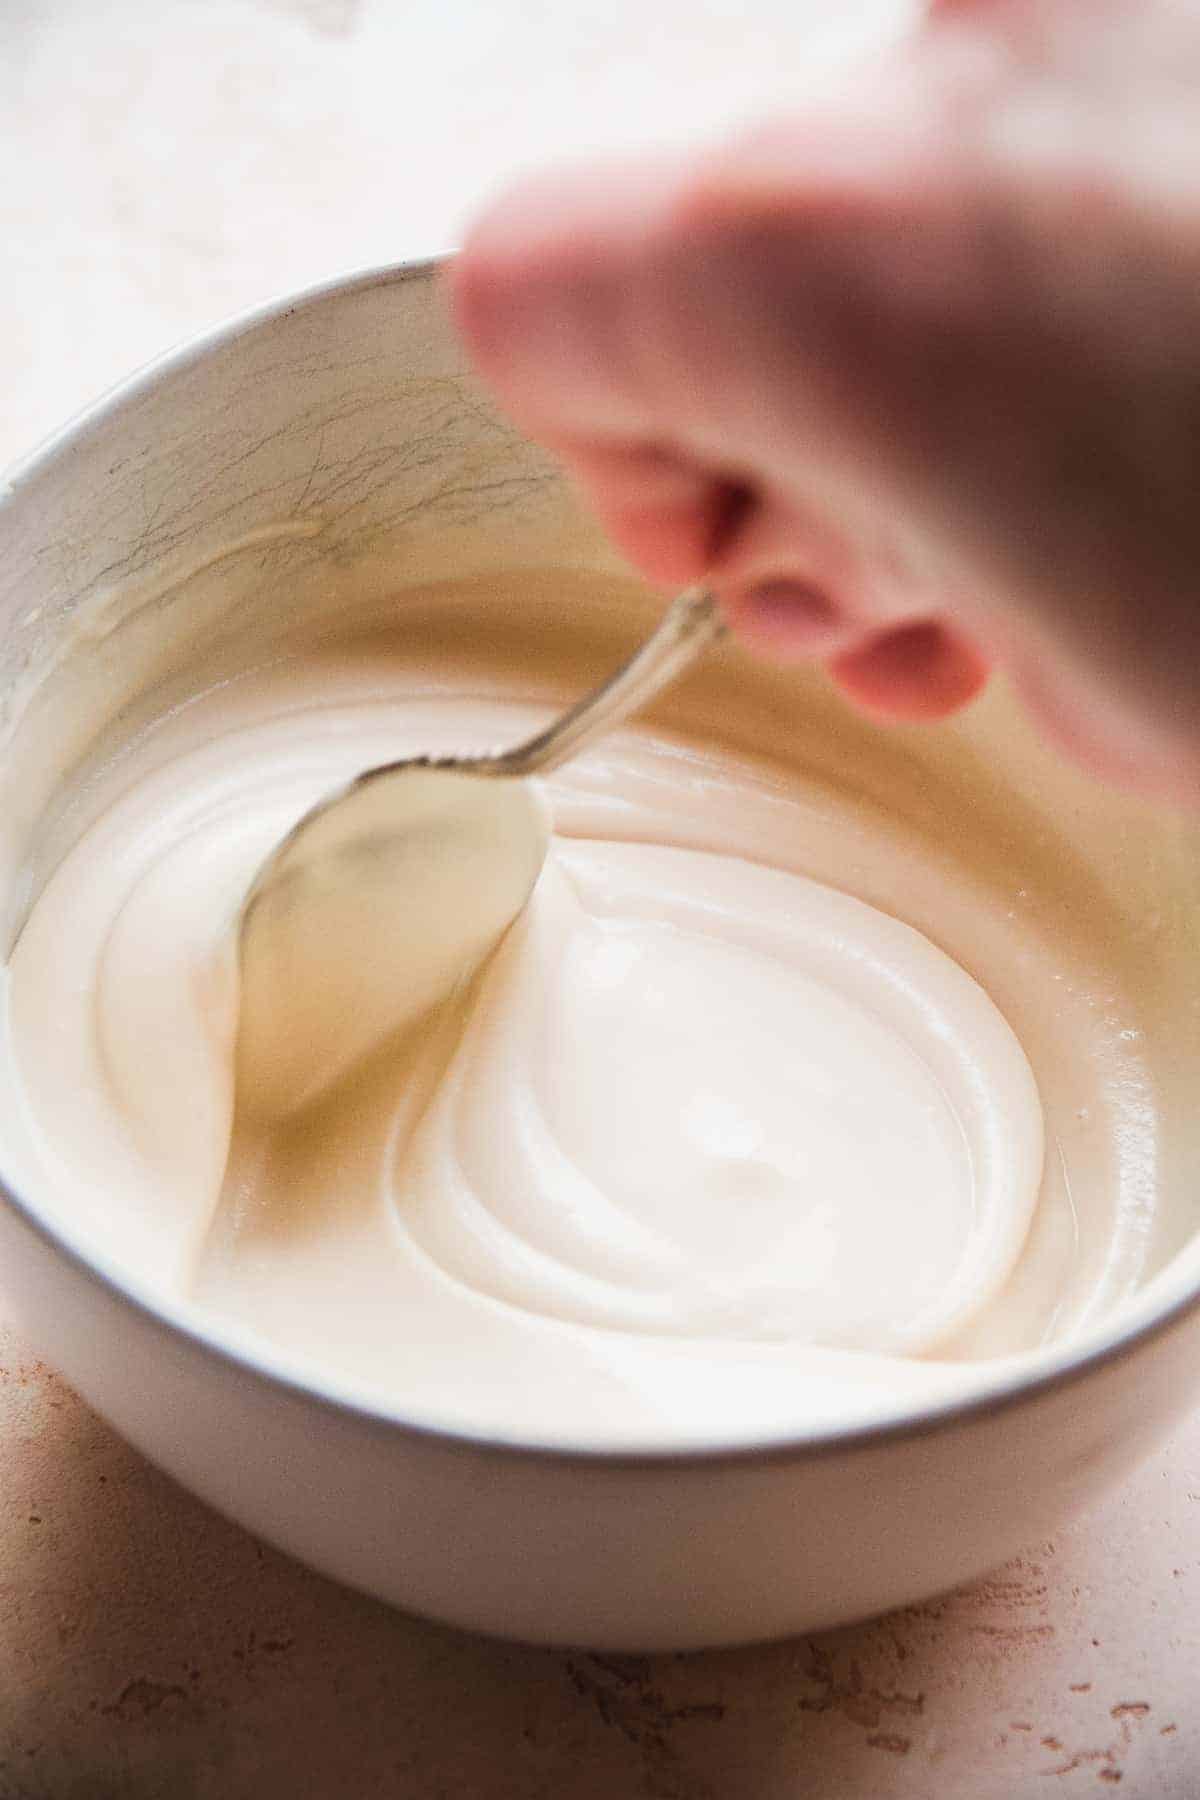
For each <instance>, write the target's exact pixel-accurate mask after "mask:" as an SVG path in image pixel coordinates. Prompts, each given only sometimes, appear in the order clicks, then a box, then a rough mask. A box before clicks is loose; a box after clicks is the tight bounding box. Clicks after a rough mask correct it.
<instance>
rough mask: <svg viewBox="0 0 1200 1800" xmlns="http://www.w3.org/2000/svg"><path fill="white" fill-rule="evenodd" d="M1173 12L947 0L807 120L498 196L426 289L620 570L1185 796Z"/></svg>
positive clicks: (1185, 279) (1180, 182) (1184, 253)
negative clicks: (442, 276)
mask: <svg viewBox="0 0 1200 1800" xmlns="http://www.w3.org/2000/svg"><path fill="white" fill-rule="evenodd" d="M1198 117H1200V6H1198V5H1197V4H1196V0H1041V3H1040V4H1038V3H1036V0H951V3H946V0H943V4H941V5H938V6H937V7H935V9H934V12H933V15H932V16H931V18H930V20H929V21H928V23H927V25H926V27H925V29H924V31H923V33H922V34H921V35H920V36H919V37H918V38H916V39H914V40H913V41H912V42H910V43H908V44H906V45H904V46H902V47H901V48H899V49H898V50H894V51H892V52H889V53H888V55H887V56H885V57H881V58H879V59H878V60H877V61H876V62H874V63H873V64H872V65H871V66H870V67H869V68H867V69H865V70H863V71H861V72H860V73H859V74H858V75H856V77H855V79H854V82H853V84H852V85H851V86H848V88H847V91H846V93H845V95H844V96H843V98H842V99H841V101H840V103H838V104H836V105H834V104H832V103H827V104H824V105H822V106H821V107H809V108H808V109H807V110H805V111H804V112H803V113H802V114H798V115H797V116H796V117H794V118H791V119H788V120H785V121H783V122H781V123H780V124H779V125H777V126H774V127H772V128H771V129H769V130H765V131H762V132H759V133H757V134H755V135H752V136H749V137H746V138H744V139H742V140H740V141H738V142H735V143H732V144H729V145H727V146H725V147H723V148H721V149H719V150H716V151H714V152H712V153H710V154H707V155H704V156H701V157H699V158H692V159H690V160H684V159H676V160H670V159H665V160H664V159H646V160H643V161H633V162H630V163H627V164H625V165H623V166H613V167H607V168H600V169H597V170H591V171H582V172H577V173H573V174H572V173H568V174H565V175H563V176H561V177H556V178H554V179H552V180H548V181H546V180H543V181H537V182H533V183H531V184H528V185H526V186H524V187H522V188H520V189H518V190H517V191H516V192H515V193H513V194H512V195H510V196H509V197H508V198H506V199H502V200H501V201H500V202H499V203H498V204H497V205H496V206H494V207H493V208H492V210H491V211H490V212H488V213H487V214H486V215H485V216H484V217H483V219H482V220H481V221H480V223H479V224H478V225H477V227H476V228H475V230H474V231H473V232H472V233H471V235H470V236H469V238H468V241H467V244H466V246H465V249H464V251H463V254H462V256H461V257H460V258H459V259H458V260H457V262H456V264H455V265H454V267H453V269H452V272H451V297H452V304H453V306H454V310H455V314H456V317H457V320H458V322H459V325H460V327H461V330H462V333H463V336H464V338H465V340H466V343H467V345H468V347H469V348H470V350H471V352H472V354H473V356H474V357H475V359H476V362H477V363H478V366H479V368H480V370H481V371H482V373H483V374H484V376H485V377H486V379H487V380H488V381H489V382H490V384H491V385H492V387H493V388H494V390H495V391H496V393H497V394H498V396H499V398H500V400H501V402H502V404H503V405H504V406H505V407H506V408H507V410H508V411H509V412H510V413H511V414H512V415H513V416H514V417H515V419H516V420H517V421H518V423H520V424H521V425H522V426H523V427H524V428H525V429H527V430H528V431H529V432H530V433H531V434H532V435H534V436H536V437H538V438H539V439H541V440H542V441H544V442H545V443H546V444H548V445H550V446H551V447H552V448H553V449H555V450H556V451H557V452H558V453H559V454H560V455H561V456H562V457H563V458H564V460H565V461H566V463H567V464H568V465H569V467H570V468H571V469H572V470H573V471H574V473H575V474H576V475H577V476H578V477H579V478H580V480H581V481H582V483H583V485H584V487H585V489H586V490H587V492H588V494H589V495H590V497H591V500H592V502H593V504H594V505H595V507H596V508H597V510H598V512H599V514H600V516H601V518H602V519H603V521H604V523H605V525H606V526H607V528H608V530H609V531H610V533H611V534H612V536H613V538H614V539H615V540H616V542H617V543H618V544H619V545H620V546H621V547H622V549H623V550H624V551H625V552H626V553H627V554H628V556H629V557H630V558H631V560H632V561H633V562H634V564H635V565H637V567H638V568H640V569H641V570H642V571H643V572H644V573H645V574H646V575H647V576H648V577H649V578H650V579H651V580H652V581H655V582H657V583H660V584H662V585H663V586H669V587H674V586H682V585H685V584H688V583H690V582H693V581H696V580H699V579H700V578H702V577H706V578H708V579H711V580H712V581H713V582H714V584H715V585H716V586H717V587H718V588H719V589H720V591H721V594H722V597H723V600H724V603H725V606H726V608H727V611H728V614H729V616H730V619H731V621H732V623H733V624H734V626H735V628H737V629H738V630H740V631H741V633H742V634H743V635H744V637H745V638H746V639H747V640H748V641H749V642H751V643H752V644H754V645H757V646H759V647H761V648H762V649H763V650H765V651H767V652H769V653H771V654H775V655H778V656H783V657H814V658H818V659H820V660H821V661H822V662H824V663H826V664H827V665H828V667H829V670H830V672H831V674H832V676H833V678H834V679H835V680H836V681H837V682H838V683H839V684H840V685H841V687H842V688H843V689H844V690H845V691H846V692H847V693H848V694H849V695H850V696H851V697H852V698H853V699H854V700H855V701H856V702H857V703H859V704H860V705H862V706H864V707H866V708H868V709H869V710H871V711H873V712H875V713H876V714H878V715H881V716H885V717H892V718H908V719H933V718H938V717H941V716H943V715H945V714H948V713H950V712H953V711H954V710H955V709H956V708H958V707H959V706H961V705H963V704H964V703H965V702H966V701H968V700H969V699H970V698H972V696H973V695H974V694H975V693H976V692H977V691H978V689H979V688H980V686H981V685H982V684H983V682H984V680H985V679H986V676H987V671H988V668H989V666H990V665H992V664H1000V665H1003V666H1004V667H1005V668H1006V670H1007V671H1008V673H1009V675H1010V676H1011V679H1012V681H1013V682H1014V684H1015V686H1016V688H1017V690H1018V692H1019V693H1020V694H1021V695H1022V697H1023V698H1024V700H1025V702H1026V704H1027V705H1028V706H1029V708H1030V709H1031V711H1032V712H1033V714H1034V716H1035V717H1036V718H1037V720H1038V721H1039V723H1040V724H1041V726H1042V727H1043V729H1044V730H1045V731H1046V732H1047V734H1048V735H1050V736H1051V737H1052V738H1054V739H1055V740H1056V741H1057V742H1058V743H1059V744H1060V746H1061V747H1063V748H1064V749H1065V750H1066V751H1067V752H1068V753H1070V754H1071V755H1073V756H1074V757H1076V758H1077V759H1078V760H1079V761H1081V762H1083V763H1084V764H1086V765H1087V766H1088V767H1090V768H1091V769H1092V770H1093V771H1094V772H1095V773H1097V774H1099V775H1101V776H1102V777H1104V778H1106V779H1109V780H1112V781H1115V782H1118V783H1120V784H1122V785H1125V786H1129V787H1132V788H1135V789H1138V790H1140V791H1143V792H1146V793H1149V794H1152V795H1155V796H1160V797H1166V798H1170V799H1174V800H1176V801H1183V802H1185V803H1190V804H1193V805H1194V804H1200V682H1197V680H1196V674H1195V671H1196V665H1197V662H1198V660H1200V609H1198V607H1197V603H1196V587H1197V583H1198V579H1200V495H1198V494H1197V491H1196V490H1197V486H1198V478H1200V156H1198V155H1197V137H1198V133H1197V127H1196V119H1197V118H1198Z"/></svg>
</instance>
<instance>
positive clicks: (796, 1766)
mask: <svg viewBox="0 0 1200 1800" xmlns="http://www.w3.org/2000/svg"><path fill="white" fill-rule="evenodd" d="M903 10H904V9H903V7H902V5H901V4H900V0H875V3H874V4H871V5H868V4H866V3H865V0H864V3H862V4H859V5H856V6H846V5H835V4H834V0H827V4H825V5H821V4H818V3H817V0H759V3H758V4H753V3H752V0H686V3H685V0H655V3H654V5H653V6H648V5H646V4H645V3H644V0H642V3H641V4H635V3H634V0H603V3H601V0H590V3H586V4H585V3H584V0H574V3H573V4H567V5H559V6H551V5H546V4H542V3H541V0H404V4H398V3H397V0H262V3H261V4H258V5H253V4H250V0H240V3H239V0H205V3H204V4H200V3H199V0H194V3H189V0H157V3H152V0H4V3H3V4H2V5H0V152H2V154H3V160H4V167H5V171H6V173H5V179H4V181H3V182H0V231H2V233H3V247H4V261H5V280H4V283H3V284H0V376H2V389H0V391H2V392H3V394H4V404H3V407H2V408H0V462H2V461H5V460H7V459H8V458H9V457H10V456H15V455H17V454H18V453H20V452H21V451H22V450H23V449H25V448H27V447H28V445H29V443H31V442H32V441H33V440H34V439H35V438H36V437H38V436H39V435H41V434H42V433H43V432H45V431H47V430H49V429H51V428H52V427H53V426H55V425H56V424H58V423H59V422H60V421H61V420H62V418H63V417H65V416H66V415H67V414H69V413H70V412H71V411H73V410H74V409H75V408H76V407H78V406H79V405H80V404H82V403H84V402H85V401H87V400H88V399H90V398H91V397H92V396H93V395H94V394H95V393H96V392H97V391H99V390H100V389H102V388H103V387H105V386H106V385H107V384H108V383H109V382H111V381H113V380H116V379H118V378H119V377H120V376H121V375H123V374H124V373H125V372H126V371H127V370H128V368H129V367H131V366H132V365H134V364H136V363H139V362H142V361H144V360H145V359H146V358H147V357H148V356H150V355H152V354H154V353H155V352H156V351H158V350H160V349H161V348H163V347H164V346H165V345H167V344H169V343H171V342H173V341H175V340H176V339H178V338H180V337H182V336H184V335H186V334H187V333H188V332H190V331H192V330H194V329H197V328H199V327H202V326H204V325H206V324H209V323H211V322H213V321H215V320H216V319H218V318H220V317H221V316H222V315H224V314H226V313H228V312H229V311H231V310H233V309H235V308H236V307H239V306H242V305H245V304H249V303H251V302H253V301H255V300H258V299H261V298H263V297H265V296H266V295H268V294H270V293H271V292H274V291H278V290H280V289H283V288H287V287H290V286H295V285H297V284H299V283H301V282H304V281H306V280H309V279H313V278H318V277H320V276H322V275H325V274H328V273H330V272H333V271H335V270H338V269H342V268H345V267H347V266H351V265H355V264H362V263H367V262H371V261H377V260H387V259H390V258H393V257H395V256H399V255H403V254H406V253H409V252H414V251H424V250H427V249H431V248H436V247H438V246H440V245H443V244H446V243H448V242H450V241H452V239H453V237H454V234H455V229H456V222H457V219H458V217H459V215H460V214H461V212H462V210H463V209H464V208H465V207H466V206H468V205H469V204H470V203H471V201H472V199H473V197H474V196H475V195H476V194H478V193H479V192H480V191H481V190H482V189H483V188H485V187H486V186H487V185H489V184H490V182H491V181H492V180H493V179H494V178H495V177H496V176H497V175H499V174H501V173H503V172H505V171H507V170H509V169H511V168H513V167H516V166H519V165H521V164H523V163H528V162H530V161H532V160H534V159H536V157H537V156H539V155H540V154H542V153H545V152H550V151H552V150H554V149H556V148H557V149H558V150H560V151H561V150H563V149H567V150H578V149H580V148H591V147H595V146H598V145H603V144H619V143H622V142H627V141H629V140H631V139H635V138H670V137H676V136H695V135H696V134H698V133H700V132H703V131H705V130H708V129H711V128H712V127H714V126H717V125H721V124H724V123H727V122H730V121H733V120H735V119H737V118H739V117H744V116H746V115H748V114H749V113H751V112H752V111H754V110H757V109H758V108H759V107H760V106H766V107H769V106H772V105H775V106H777V105H779V104H780V103H781V102H782V101H783V99H784V98H785V96H786V95H787V93H788V92H789V91H790V90H791V89H792V88H793V87H794V86H795V85H796V84H797V83H798V82H799V81H800V80H801V79H803V78H805V77H806V76H807V74H808V73H809V72H810V71H811V70H813V69H814V68H816V67H817V66H818V65H823V64H825V63H826V62H827V61H828V60H829V58H830V57H831V56H832V54H834V52H835V51H836V50H837V49H838V48H839V45H841V44H844V43H846V42H848V41H850V40H851V39H853V38H855V37H856V36H858V37H861V36H866V35H869V34H870V33H871V32H872V31H874V30H877V29H879V28H880V27H881V25H882V24H884V23H885V22H886V21H887V20H889V19H894V18H895V17H897V16H899V14H900V13H901V12H902V11H903ZM2 1289H3V1271H2V1270H0V1313H2V1311H3V1296H2ZM1014 1479H1015V1480H1019V1479H1020V1472H1019V1471H1014ZM1198 1551H1200V1423H1198V1424H1196V1425H1193V1427H1192V1428H1191V1429H1190V1430H1189V1431H1188V1432H1187V1433H1185V1434H1184V1435H1182V1436H1181V1437H1180V1438H1179V1439H1178V1440H1177V1441H1176V1443H1175V1444H1173V1445H1172V1446H1170V1447H1169V1448H1168V1449H1167V1451H1165V1452H1164V1453H1163V1454H1162V1456H1161V1457H1160V1458H1159V1459H1158V1460H1157V1461H1156V1462H1155V1463H1154V1464H1153V1465H1152V1466H1150V1467H1148V1468H1147V1469H1145V1470H1144V1471H1143V1472H1142V1474H1141V1475H1140V1476H1138V1477H1137V1478H1136V1479H1135V1480H1134V1481H1133V1482H1131V1483H1130V1484H1128V1485H1127V1486H1126V1488H1125V1489H1124V1490H1123V1491H1122V1492H1121V1493H1120V1494H1119V1495H1118V1496H1116V1497H1115V1498H1114V1499H1113V1500H1112V1501H1110V1502H1109V1504H1108V1505H1107V1506H1106V1507H1105V1508H1104V1509H1103V1510H1102V1511H1101V1512H1099V1513H1098V1514H1096V1515H1095V1516H1094V1517H1093V1518H1092V1519H1090V1520H1089V1521H1087V1522H1085V1523H1083V1524H1081V1525H1078V1526H1074V1527H1071V1528H1069V1529H1068V1530H1066V1531H1064V1532H1063V1533H1062V1534H1061V1535H1060V1536H1059V1537H1058V1538H1057V1539H1056V1540H1055V1541H1054V1542H1053V1543H1050V1544H1042V1545H1037V1546H1034V1547H1032V1548H1031V1550H1030V1552H1029V1553H1028V1554H1027V1555H1026V1556H1025V1557H1023V1558H1022V1559H1020V1560H1019V1561H1018V1562H1016V1563H1014V1564H1012V1565H1011V1566H1010V1567H1008V1568H1006V1569H1003V1570H1001V1571H999V1572H998V1573H997V1574H996V1575H995V1576H994V1577H993V1578H991V1579H990V1580H988V1581H985V1582H982V1583H980V1584H978V1585H977V1586H975V1587H974V1588H972V1589H969V1590H966V1591H964V1592H961V1593H958V1594H955V1595H953V1596H951V1597H949V1598H947V1599H943V1600H938V1601H935V1602H932V1603H930V1604H928V1605H926V1606H922V1607H917V1608H912V1609H910V1610H908V1611H907V1612H904V1613H901V1614H898V1615H895V1616H894V1617H892V1618H889V1619H885V1620H882V1621H880V1622H877V1623H875V1624H872V1625H867V1626H863V1627H859V1628H856V1629H853V1630H848V1631H842V1632H837V1633H833V1634H830V1635H828V1636H825V1637H822V1638H820V1639H813V1640H811V1641H800V1642H796V1643H792V1644H785V1645H779V1646H771V1647H767V1648H763V1649H759V1650H752V1651H738V1652H731V1653H726V1654H719V1655H717V1654H714V1655H707V1656H698V1657H648V1658H643V1657H636V1658H635V1657H597V1656H588V1655H583V1654H579V1655H566V1654H561V1653H557V1652H548V1651H537V1650H529V1649H522V1648H517V1647H512V1646H506V1645H500V1644H492V1643H486V1642H482V1641H480V1640H475V1639H470V1638H466V1637H462V1636H459V1635H457V1634H455V1633H452V1632H448V1631H444V1630H441V1629H440V1628H438V1627H436V1626H431V1625H426V1624H423V1623H421V1622H420V1621H417V1620H413V1619H410V1618H406V1617H403V1616H401V1615H399V1614H396V1613H393V1612H389V1611H387V1610H386V1609H385V1608H383V1607H380V1606H377V1605H375V1604H373V1603H372V1602H370V1601H367V1600H364V1599H362V1598H360V1597H358V1596H355V1595H352V1594H348V1593H345V1592H343V1591H341V1590H339V1589H337V1588H335V1587H333V1586H332V1585H330V1584H329V1583H328V1582H326V1581H324V1580H322V1579H321V1578H319V1577H317V1576H315V1575H311V1574H309V1573H307V1572H306V1571H305V1570H303V1569H300V1568H298V1567H297V1566H296V1565H295V1564H293V1563H290V1562H288V1561H287V1560H286V1559H285V1558H283V1557H281V1556H278V1555H276V1554H275V1553H274V1552H272V1551H270V1550H267V1549H264V1548H263V1547H262V1546H261V1545H258V1544H256V1543H255V1542H254V1541H253V1540H252V1539H251V1538H248V1537H247V1536H246V1535H245V1533H244V1532H242V1531H240V1530H238V1529H236V1528H235V1527H233V1526H231V1525H228V1524H226V1523H225V1522H224V1521H223V1520H221V1519H219V1518H216V1517H215V1516H214V1515H212V1514H211V1513H209V1512H207V1511H206V1510H205V1509H204V1508H203V1507H202V1506H200V1505H199V1504H198V1503H197V1502H195V1501H193V1500H192V1499H190V1498H189V1497H188V1496H187V1495H185V1494H183V1493H181V1492H180V1491H179V1490H178V1489H176V1488H175V1487H174V1486H172V1484H171V1483H170V1482H168V1481H167V1480H165V1479H164V1478H163V1477H162V1476H160V1475H158V1474H157V1473H156V1472H155V1471H154V1470H152V1469H151V1468H149V1467H148V1466H147V1465H146V1464H145V1463H144V1462H143V1461H142V1460H141V1459H140V1458H139V1457H138V1456H136V1455H135V1454H134V1453H133V1452H132V1451H130V1450H129V1449H127V1448H126V1447H125V1446H124V1445H123V1444H122V1443H121V1442H120V1441H119V1440H118V1439H116V1438H115V1437H114V1436H113V1435H112V1434H111V1433H110V1432H109V1431H108V1430H107V1429H106V1428H105V1426H104V1425H103V1424H102V1423H101V1422H100V1421H98V1420H97V1419H96V1418H95V1417H94V1415H92V1414H91V1413H89V1412H88V1411H87V1409H86V1408H85V1407H84V1406H83V1405H82V1404H81V1403H80V1402H79V1401H78V1400H77V1399H76V1398H75V1397H74V1395H73V1394H72V1393H71V1392H70V1391H69V1389H67V1388H66V1387H65V1386H64V1384H63V1383H62V1382H60V1381H59V1380H58V1379H57V1378H56V1377H55V1376H54V1375H53V1374H52V1373H51V1372H50V1371H49V1370H47V1369H45V1368H44V1367H42V1366H41V1365H39V1364H38V1363H36V1362H34V1361H33V1360H32V1359H31V1357H30V1356H29V1355H28V1353H27V1352H26V1351H25V1350H24V1349H23V1348H22V1346H21V1345H20V1344H19V1343H18V1342H16V1341H15V1340H14V1339H13V1337H12V1335H11V1333H5V1332H4V1331H3V1330H2V1329H0V1800H160V1797H161V1800H239V1797H240V1796H242V1795H247V1796H248V1795H254V1796H255V1800H291V1796H301V1795H303V1796H305V1800H341V1796H344V1795H345V1796H353V1797H354V1800H374V1797H375V1796H380V1797H383V1796H388V1797H389V1800H390V1797H392V1796H408V1795H411V1796H414V1800H416V1797H419V1800H543V1797H544V1800H559V1797H560V1796H570V1797H571V1800H642V1797H645V1800H802V1797H803V1800H810V1797H813V1796H816V1797H818V1800H825V1797H829V1800H931V1796H934V1795H937V1796H945V1797H946V1800H1038V1797H1043V1796H1044V1797H1046V1800H1053V1797H1055V1796H1058V1795H1062V1796H1076V1795H1081V1794H1090V1793H1097V1792H1099V1793H1104V1792H1107V1791H1109V1790H1110V1789H1118V1790H1119V1791H1120V1793H1121V1794H1123V1795H1126V1796H1136V1797H1137V1800H1195V1796H1196V1795H1197V1794H1200V1708H1198V1706H1197V1698H1198V1689H1200V1623H1198V1619H1200V1605H1198V1603H1200V1554H1198Z"/></svg>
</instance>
